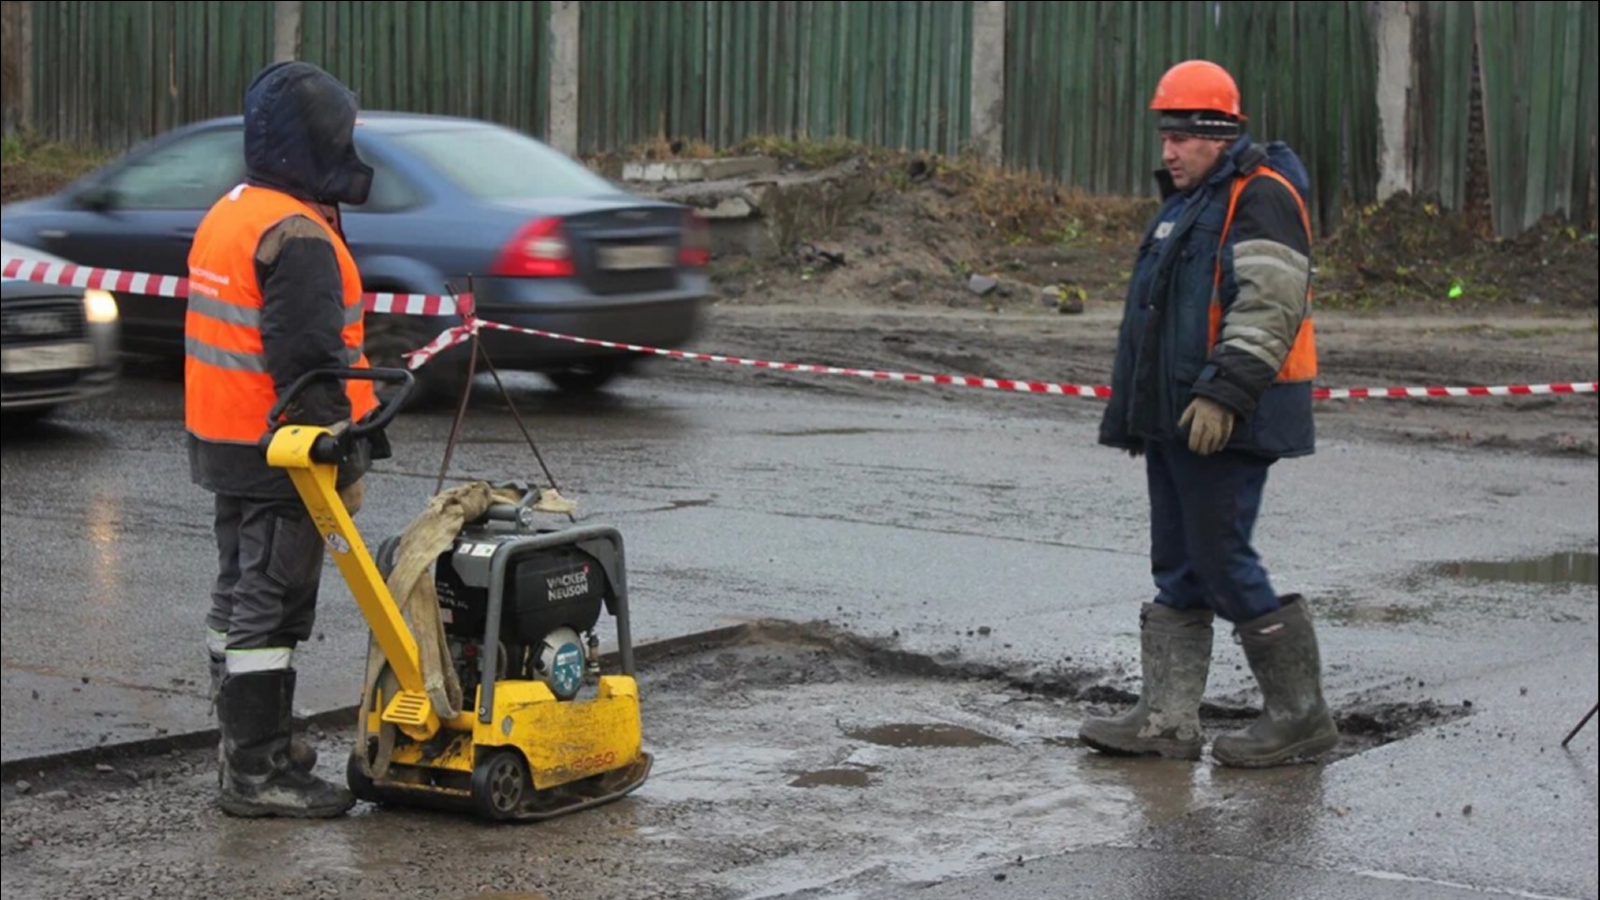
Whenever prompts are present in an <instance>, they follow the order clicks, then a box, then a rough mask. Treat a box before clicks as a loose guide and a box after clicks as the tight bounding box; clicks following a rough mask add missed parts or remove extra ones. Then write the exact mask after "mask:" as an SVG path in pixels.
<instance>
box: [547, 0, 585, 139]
mask: <svg viewBox="0 0 1600 900" xmlns="http://www.w3.org/2000/svg"><path fill="white" fill-rule="evenodd" d="M582 17H583V4H582V3H580V2H578V0H552V2H551V4H550V27H549V29H548V30H549V35H550V38H549V40H550V45H549V47H548V50H549V52H548V53H547V54H546V56H547V57H548V58H549V60H550V98H549V100H550V103H549V115H548V124H547V125H546V126H545V128H546V130H547V131H548V132H549V135H548V138H547V139H548V140H549V142H550V145H551V146H552V147H554V148H556V149H557V150H559V151H561V152H562V153H565V154H567V155H568V156H577V154H578V66H579V62H580V60H579V59H578V47H579V44H578V41H579V39H580V37H581V36H582V31H581V29H582V27H583V21H582Z"/></svg>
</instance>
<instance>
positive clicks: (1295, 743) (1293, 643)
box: [1211, 594, 1339, 769]
mask: <svg viewBox="0 0 1600 900" xmlns="http://www.w3.org/2000/svg"><path fill="white" fill-rule="evenodd" d="M1283 604H1284V605H1283V608H1282V609H1280V610H1278V611H1277V612H1275V613H1271V614H1269V615H1265V616H1262V617H1261V618H1259V619H1255V620H1253V621H1250V622H1246V623H1244V624H1243V625H1240V626H1239V628H1238V634H1239V641H1240V643H1241V644H1243V646H1244V654H1245V658H1246V659H1248V660H1249V661H1250V671H1251V672H1253V673H1254V674H1255V677H1256V682H1257V683H1258V684H1260V685H1261V699H1262V713H1261V715H1260V716H1259V717H1258V718H1257V719H1256V720H1255V721H1254V722H1253V723H1251V724H1250V726H1249V727H1248V728H1245V729H1244V730H1242V731H1235V732H1232V733H1230V734H1226V735H1223V736H1221V737H1219V738H1217V739H1216V741H1215V742H1214V743H1213V744H1212V747H1211V755H1212V756H1213V757H1214V758H1215V759H1216V761H1217V762H1219V763H1221V764H1222V765H1225V766H1235V767H1239V768H1247V769H1260V768H1267V767H1270V766H1280V765H1283V764H1285V763H1288V762H1291V761H1294V760H1298V759H1306V758H1310V757H1315V756H1318V755H1321V754H1323V753H1326V752H1328V751H1329V750H1332V749H1333V748H1334V747H1336V746H1338V744H1339V726H1338V725H1336V724H1335V723H1334V721H1333V715H1332V714H1331V713H1330V712H1329V711H1328V704H1327V701H1326V700H1325V699H1324V698H1323V695H1322V656H1321V652H1320V651H1319V650H1318V649H1317V634H1316V629H1315V628H1314V627H1312V624H1311V609H1310V607H1309V605H1308V604H1307V603H1306V601H1305V598H1304V597H1301V596H1300V595H1298V594H1291V595H1289V596H1287V597H1284V598H1283Z"/></svg>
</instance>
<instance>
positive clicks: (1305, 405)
mask: <svg viewBox="0 0 1600 900" xmlns="http://www.w3.org/2000/svg"><path fill="white" fill-rule="evenodd" d="M1150 105H1151V108H1152V109H1153V110H1154V111H1155V112H1156V114H1157V116H1158V124H1157V132H1158V134H1159V135H1160V141H1161V163H1162V165H1161V168H1160V169H1159V170H1158V171H1157V172H1156V179H1157V182H1158V184H1159V185H1160V188H1161V196H1162V200H1163V202H1162V205H1161V208H1160V210H1159V212H1158V213H1157V214H1156V216H1155V217H1154V219H1153V220H1152V221H1151V222H1150V225H1149V229H1148V231H1147V232H1146V234H1145V236H1144V240H1143V242H1142V243H1141V245H1140V247H1139V251H1138V258H1137V262H1136V263H1135V267H1134V275H1133V279H1132V282H1131V284H1130V285H1129V289H1128V295H1127V299H1126V307H1125V310H1124V313H1123V323H1122V329H1121V333H1120V337H1119V340H1118V347H1117V353H1116V357H1115V362H1114V366H1113V374H1112V397H1111V402H1110V403H1109V404H1107V406H1106V411H1105V415H1104V419H1103V421H1102V423H1101V430H1100V442H1101V443H1102V444H1106V445H1108V446H1112V447H1117V448H1120V449H1123V450H1126V451H1127V452H1128V453H1130V454H1132V455H1134V456H1143V457H1144V460H1145V468H1146V477H1147V481H1148V492H1149V503H1150V540H1151V546H1150V563H1151V574H1152V577H1153V580H1154V582H1155V588H1156V595H1155V597H1154V599H1153V600H1152V601H1150V602H1147V603H1145V604H1144V605H1143V607H1142V611H1141V615H1140V623H1141V627H1140V635H1141V638H1140V652H1141V658H1142V665H1143V673H1144V679H1143V686H1142V690H1141V693H1140V697H1139V701H1138V703H1137V704H1136V705H1135V706H1134V707H1133V709H1131V710H1130V711H1128V712H1127V713H1125V714H1123V715H1120V716H1116V717H1111V718H1096V719H1090V720H1088V721H1086V722H1085V723H1084V725H1083V728H1082V731H1081V734H1080V736H1081V738H1082V739H1083V741H1084V743H1086V744H1087V745H1089V746H1090V747H1093V748H1095V749H1096V750H1099V751H1102V752H1106V753H1114V754H1127V755H1158V756H1167V757H1173V758H1182V759H1198V758H1199V757H1200V755H1201V752H1202V750H1203V749H1204V736H1203V733H1202V732H1201V729H1200V716H1199V709H1200V701H1201V698H1202V696H1203V695H1204V693H1205V687H1206V681H1207V678H1208V676H1209V673H1210V666H1211V654H1212V645H1213V627H1212V626H1213V622H1214V621H1215V620H1216V619H1217V618H1219V617H1220V618H1221V619H1223V620H1224V621H1226V622H1229V623H1231V624H1232V625H1233V628H1234V633H1235V634H1236V635H1237V636H1238V637H1239V640H1240V642H1241V644H1242V645H1243V647H1244V652H1245V656H1246V658H1247V659H1248V660H1249V663H1250V668H1251V671H1252V673H1253V674H1254V675H1255V677H1256V681H1257V683H1258V684H1259V685H1260V687H1261V692H1262V695H1263V699H1264V701H1265V714H1264V715H1263V716H1262V717H1261V718H1260V719H1258V720H1257V721H1256V722H1255V723H1253V724H1252V725H1250V726H1249V727H1248V728H1246V729H1244V730H1242V731H1238V732H1234V733H1232V734H1229V735H1225V736H1222V737H1219V738H1218V739H1217V740H1216V742H1215V744H1214V745H1213V746H1212V751H1211V752H1212V756H1213V758H1215V759H1216V760H1217V761H1218V762H1219V763H1222V764H1225V765H1234V766H1248V767H1261V766H1272V765H1279V764H1282V763H1285V762H1289V761H1291V760H1294V759H1296V758H1301V757H1307V756H1313V755H1317V754H1320V753H1323V752H1326V751H1327V750H1329V749H1331V748H1332V747H1333V746H1334V745H1336V744H1337V743H1338V740H1339V732H1338V729H1337V728H1336V726H1335V724H1334V721H1333V718H1332V717H1331V716H1330V715H1329V712H1328V707H1327V703H1326V702H1325V700H1324V698H1323V691H1322V672H1321V658H1320V653H1319V650H1318V646H1317V638H1316V633H1315V630H1314V629H1313V627H1312V619H1311V614H1310V610H1309V605H1308V603H1307V601H1306V600H1305V598H1303V597H1301V596H1300V595H1298V594H1291V595H1288V596H1280V595H1279V594H1278V593H1277V592H1276V591H1275V590H1274V588H1273V585H1272V581H1271V579H1270V578H1269V577H1268V575H1267V572H1266V570H1265V569H1264V568H1263V567H1262V564H1261V561H1260V558H1259V556H1258V555H1257V553H1256V551H1255V548H1254V547H1253V546H1252V532H1253V530H1254V527H1255V522H1256V516H1257V513H1258V511H1259V510H1260V508H1261V498H1262V491H1263V489H1264V487H1265V485H1266V479H1267V472H1268V470H1269V469H1270V468H1271V467H1272V465H1273V463H1275V462H1276V461H1277V460H1280V459H1285V458H1293V457H1299V456H1305V455H1308V454H1310V453H1312V452H1313V451H1314V449H1315V429H1314V424H1313V420H1312V410H1311V403H1312V398H1311V386H1312V381H1313V379H1314V378H1315V377H1316V374H1317V356H1316V344H1315V337H1314V333H1313V329H1312V319H1311V307H1310V303H1311V289H1310V281H1311V243H1312V227H1311V221H1310V217H1309V215H1308V214H1307V211H1306V198H1307V197H1308V195H1309V194H1310V177H1309V175H1308V174H1307V172H1306V168H1305V166H1304V165H1303V164H1302V163H1301V161H1300V159H1299V158H1298V157H1297V156H1296V154H1295V153H1294V151H1293V150H1291V149H1290V148H1289V147H1288V146H1286V145H1284V144H1283V143H1280V142H1274V143H1267V144H1258V143H1256V142H1254V141H1253V140H1251V139H1250V138H1249V137H1248V136H1247V135H1246V134H1245V133H1244V123H1245V121H1246V118H1245V115H1244V112H1243V109H1242V104H1241V102H1240V98H1239V89H1238V86H1237V84H1236V83H1235V82H1234V79H1233V77H1232V76H1231V75H1230V74H1229V73H1228V72H1227V71H1226V70H1225V69H1223V68H1222V67H1221V66H1218V65H1216V64H1215V63H1211V62H1207V61H1204V60H1190V61H1188V62H1183V63H1180V64H1178V65H1176V66H1174V67H1172V68H1171V69H1170V70H1169V71H1168V72H1167V73H1166V75H1165V76H1163V77H1162V79H1161V82H1160V84H1158V85H1157V86H1156V90H1155V97H1154V99H1153V100H1152V101H1151V104H1150Z"/></svg>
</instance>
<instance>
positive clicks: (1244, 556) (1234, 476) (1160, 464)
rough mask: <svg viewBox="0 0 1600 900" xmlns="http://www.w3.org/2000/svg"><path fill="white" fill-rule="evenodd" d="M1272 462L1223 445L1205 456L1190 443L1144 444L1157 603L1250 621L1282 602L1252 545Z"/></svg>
mask: <svg viewBox="0 0 1600 900" xmlns="http://www.w3.org/2000/svg"><path fill="white" fill-rule="evenodd" d="M1272 463H1273V460H1271V459H1268V458H1264V457H1260V456H1254V455H1251V454H1246V453H1238V452H1234V451H1228V450H1224V451H1222V452H1219V453H1216V454H1213V455H1211V456H1198V455H1196V454H1195V453H1193V452H1191V451H1190V450H1189V446H1188V444H1187V443H1186V442H1171V443H1159V444H1149V445H1147V446H1146V448H1145V467H1146V475H1147V476H1148V478H1149V482H1150V486H1149V490H1150V570H1151V575H1152V576H1154V579H1155V584H1156V590H1157V594H1156V602H1157V603H1160V604H1164V605H1166V606H1170V607H1172V608H1174V609H1184V610H1188V609H1207V608H1209V609H1211V610H1212V611H1213V612H1215V613H1216V614H1217V616H1218V617H1219V618H1221V619H1223V620H1225V621H1228V622H1233V623H1240V622H1248V621H1250V620H1251V619H1256V618H1259V617H1261V616H1264V615H1266V614H1268V613H1271V612H1275V611H1276V610H1277V609H1278V608H1279V605H1280V604H1279V602H1278V595H1277V593H1276V592H1275V591H1274V590H1273V587H1272V582H1271V579H1269V578H1268V577H1267V572H1266V569H1265V568H1264V567H1263V566H1262V564H1261V558H1260V556H1259V555H1258V554H1257V553H1256V551H1255V548H1254V546H1252V544H1251V535H1252V533H1253V532H1254V530H1255V524H1256V516H1257V514H1258V513H1259V512H1260V511H1261V494H1262V489H1263V488H1264V487H1265V486H1266V483H1267V469H1268V468H1270V467H1271V465H1272Z"/></svg>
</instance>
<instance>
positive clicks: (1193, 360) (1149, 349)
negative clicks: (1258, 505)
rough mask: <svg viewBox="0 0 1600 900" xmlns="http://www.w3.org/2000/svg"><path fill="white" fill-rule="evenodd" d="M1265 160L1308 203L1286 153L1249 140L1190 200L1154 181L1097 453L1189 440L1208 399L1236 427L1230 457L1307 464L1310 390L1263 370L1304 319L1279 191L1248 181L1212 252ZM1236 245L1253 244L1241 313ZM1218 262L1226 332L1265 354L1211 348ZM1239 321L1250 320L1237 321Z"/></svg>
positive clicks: (1305, 186) (1294, 241) (1296, 253)
mask: <svg viewBox="0 0 1600 900" xmlns="http://www.w3.org/2000/svg"><path fill="white" fill-rule="evenodd" d="M1263 160H1265V161H1266V162H1267V164H1268V165H1270V166H1271V167H1272V168H1273V169H1274V170H1276V171H1277V172H1278V173H1280V174H1282V175H1284V176H1285V177H1286V178H1288V180H1289V181H1290V182H1291V183H1293V184H1294V185H1295V186H1296V187H1297V188H1298V190H1299V193H1300V194H1301V196H1302V198H1304V197H1306V196H1307V195H1308V194H1309V190H1310V186H1309V180H1310V179H1309V176H1308V175H1307V173H1306V169H1305V167H1304V165H1303V164H1302V163H1301V162H1300V160H1299V159H1298V157H1296V156H1295V154H1294V152H1293V151H1292V150H1290V149H1289V148H1288V147H1287V146H1285V145H1284V144H1281V143H1272V144H1267V145H1258V144H1255V143H1253V142H1252V141H1251V140H1250V138H1249V137H1242V138H1240V139H1239V140H1238V141H1236V142H1235V143H1234V144H1233V145H1232V147H1230V148H1229V150H1228V151H1227V152H1226V154H1225V155H1224V158H1223V160H1222V162H1221V163H1220V164H1219V165H1218V168H1217V169H1216V170H1215V171H1214V172H1213V173H1212V174H1211V176H1210V177H1209V178H1207V180H1206V181H1205V182H1203V183H1202V184H1200V185H1197V186H1196V187H1194V188H1192V189H1191V190H1189V191H1187V192H1178V191H1176V190H1175V189H1174V188H1173V185H1172V181H1171V177H1170V175H1168V174H1167V173H1166V172H1164V171H1163V172H1160V173H1158V174H1157V179H1158V181H1160V183H1161V185H1162V188H1163V202H1162V205H1161V208H1160V210H1159V211H1158V212H1157V214H1156V216H1155V217H1154V219H1153V220H1152V221H1151V223H1150V225H1149V227H1148V229H1147V230H1146V232H1145V234H1144V238H1143V240H1142V241H1141V243H1140V245H1139V251H1138V257H1137V261H1136V262H1135V265H1134V270H1133V278H1132V281H1131V282H1130V283H1129V286H1128V293H1127V297H1126V300H1125V305H1124V309H1123V319H1122V325H1121V328H1120V330H1119V333H1118V340H1117V350H1116V357H1115V361H1114V364H1113V369H1112V380H1111V390H1112V396H1111V398H1110V400H1109V402H1108V403H1107V405H1106V409H1105V413H1104V416H1103V418H1102V420H1101V425H1100V435H1099V441H1100V443H1101V444H1104V445H1106V446H1110V447H1117V448H1121V449H1128V450H1133V449H1142V448H1143V446H1144V445H1145V444H1146V443H1148V442H1169V441H1184V440H1187V434H1186V433H1185V432H1184V431H1183V430H1182V429H1180V428H1179V427H1178V420H1179V419H1180V418H1181V417H1182V415H1183V411H1184V409H1185V408H1186V407H1188V405H1189V403H1190V402H1191V401H1193V399H1194V398H1195V397H1196V396H1201V395H1203V396H1208V397H1210V398H1212V399H1214V400H1217V401H1218V402H1220V403H1222V404H1224V405H1225V406H1228V407H1229V408H1231V409H1233V410H1234V412H1235V413H1236V414H1237V415H1238V416H1239V421H1238V422H1237V423H1236V424H1235V427H1234V430H1233V436H1232V438H1231V439H1230V440H1229V443H1228V448H1229V449H1232V450H1239V451H1245V452H1249V453H1254V454H1258V455H1262V456H1267V457H1272V458H1281V457H1295V456H1304V455H1308V454H1310V453H1312V452H1314V450H1315V443H1316V441H1315V427H1314V422H1313V416H1312V409H1311V405H1312V397H1311V390H1312V385H1311V384H1310V383H1309V382H1299V383H1279V382H1275V381H1274V380H1273V376H1274V375H1276V371H1277V370H1276V367H1274V366H1270V365H1268V364H1267V363H1264V362H1263V361H1262V360H1261V358H1260V357H1261V356H1267V357H1271V355H1272V352H1274V348H1278V349H1281V345H1283V344H1285V342H1288V343H1292V341H1293V334H1292V333H1291V332H1290V331H1287V330H1286V329H1287V328H1289V327H1290V326H1297V325H1298V321H1299V320H1298V318H1297V316H1299V315H1302V314H1303V315H1309V307H1308V305H1307V300H1306V292H1307V286H1308V281H1309V277H1310V249H1311V248H1310V239H1309V237H1308V236H1307V235H1306V233H1305V228H1304V225H1303V224H1302V221H1301V219H1300V212H1299V207H1298V206H1297V205H1296V204H1295V201H1294V197H1293V196H1292V195H1290V194H1289V192H1288V190H1287V189H1286V188H1285V187H1284V186H1283V185H1282V184H1281V183H1279V182H1277V181H1276V180H1273V179H1270V178H1266V177H1261V178H1257V179H1255V180H1253V181H1252V182H1250V183H1249V185H1247V186H1246V188H1245V190H1244V192H1243V194H1242V195H1241V196H1240V201H1239V205H1238V208H1237V209H1236V211H1235V213H1234V222H1233V225H1232V227H1231V229H1230V232H1229V235H1228V242H1227V244H1226V246H1220V247H1219V241H1220V239H1221V236H1222V229H1223V224H1224V222H1225V220H1226V217H1227V211H1228V198H1229V194H1230V191H1231V189H1232V186H1233V181H1234V178H1235V177H1236V176H1237V175H1239V174H1240V173H1241V171H1248V170H1249V169H1250V168H1251V167H1253V166H1254V165H1257V164H1259V163H1260V162H1261V161H1263ZM1242 242H1249V243H1248V244H1247V245H1246V246H1247V247H1248V248H1249V251H1250V252H1249V253H1248V254H1247V260H1246V264H1247V265H1249V266H1251V267H1252V268H1250V269H1248V270H1247V271H1246V272H1245V275H1246V276H1247V279H1246V280H1247V283H1249V284H1250V286H1251V295H1250V296H1251V303H1250V304H1249V307H1250V309H1249V311H1248V312H1238V311H1236V310H1235V308H1234V306H1235V302H1236V301H1237V300H1238V298H1239V296H1240V274H1241V273H1240V271H1239V269H1238V268H1237V267H1236V266H1235V250H1236V249H1237V248H1238V247H1239V246H1240V244H1241V243H1242ZM1219 252H1220V253H1221V254H1222V283H1221V288H1220V296H1221V299H1222V304H1223V308H1224V321H1225V322H1227V317H1229V316H1235V317H1236V318H1235V321H1233V322H1232V323H1231V325H1232V326H1233V329H1234V330H1235V331H1237V332H1244V333H1246V334H1249V333H1251V332H1257V333H1260V334H1261V335H1262V337H1261V338H1260V341H1261V346H1259V347H1247V348H1246V349H1248V350H1254V351H1257V352H1256V353H1255V354H1254V355H1253V354H1251V353H1248V352H1243V351H1242V350H1241V349H1240V348H1241V345H1243V344H1247V343H1248V342H1249V341H1250V340H1254V338H1249V337H1246V338H1242V339H1239V338H1236V339H1234V340H1233V341H1232V342H1231V346H1223V345H1222V342H1221V341H1219V342H1218V346H1216V347H1213V346H1211V345H1210V343H1209V337H1210V304H1211V296H1212V290H1213V284H1214V282H1215V277H1216V271H1215V266H1216V262H1217V256H1218V253H1219ZM1263 257H1266V264H1263V263H1262V259H1263ZM1246 316H1248V317H1252V318H1248V319H1245V320H1244V321H1242V322H1241V321H1239V319H1240V318H1243V317H1246ZM1224 327H1225V330H1226V328H1227V327H1228V326H1227V325H1225V326H1224Z"/></svg>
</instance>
